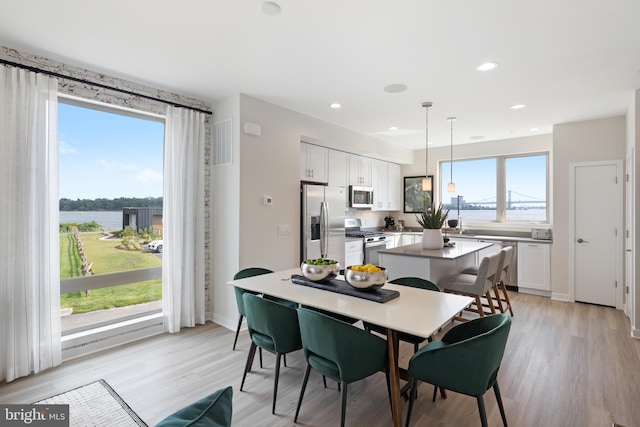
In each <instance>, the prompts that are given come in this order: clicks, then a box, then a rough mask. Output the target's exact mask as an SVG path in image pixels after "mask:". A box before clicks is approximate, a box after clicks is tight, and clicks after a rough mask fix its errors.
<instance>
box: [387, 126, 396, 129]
mask: <svg viewBox="0 0 640 427" xmlns="http://www.w3.org/2000/svg"><path fill="white" fill-rule="evenodd" d="M389 130H398V126H391V127H390V128H389Z"/></svg>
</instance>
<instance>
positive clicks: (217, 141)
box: [213, 120, 233, 166]
mask: <svg viewBox="0 0 640 427" xmlns="http://www.w3.org/2000/svg"><path fill="white" fill-rule="evenodd" d="M232 153H233V128H232V126H231V120H225V121H224V122H220V123H214V125H213V164H214V166H219V165H230V164H231V161H232Z"/></svg>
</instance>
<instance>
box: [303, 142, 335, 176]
mask: <svg viewBox="0 0 640 427" xmlns="http://www.w3.org/2000/svg"><path fill="white" fill-rule="evenodd" d="M328 166H329V149H328V148H326V147H320V146H318V145H313V144H307V143H305V142H303V143H301V144H300V180H301V181H309V182H319V183H322V184H326V183H327V179H328V175H329V173H328Z"/></svg>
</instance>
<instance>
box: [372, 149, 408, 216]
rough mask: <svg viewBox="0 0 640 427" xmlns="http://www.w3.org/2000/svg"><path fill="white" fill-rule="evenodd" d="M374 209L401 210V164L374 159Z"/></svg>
mask: <svg viewBox="0 0 640 427" xmlns="http://www.w3.org/2000/svg"><path fill="white" fill-rule="evenodd" d="M372 173H373V208H372V209H371V210H373V211H399V210H401V207H402V205H401V203H402V202H401V195H400V189H401V187H402V183H401V171H400V165H397V164H395V163H389V162H385V161H382V160H373V172H372Z"/></svg>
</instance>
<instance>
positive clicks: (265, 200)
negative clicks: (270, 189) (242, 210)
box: [262, 196, 273, 206]
mask: <svg viewBox="0 0 640 427" xmlns="http://www.w3.org/2000/svg"><path fill="white" fill-rule="evenodd" d="M262 203H263V204H265V205H267V206H269V205H272V204H273V197H271V196H262Z"/></svg>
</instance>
